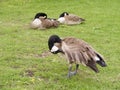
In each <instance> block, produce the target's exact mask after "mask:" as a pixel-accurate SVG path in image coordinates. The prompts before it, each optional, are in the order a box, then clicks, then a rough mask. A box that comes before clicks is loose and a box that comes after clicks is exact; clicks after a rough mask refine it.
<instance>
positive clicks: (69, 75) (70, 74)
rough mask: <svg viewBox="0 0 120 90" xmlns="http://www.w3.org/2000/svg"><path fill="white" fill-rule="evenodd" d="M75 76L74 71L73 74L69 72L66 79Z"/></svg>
mask: <svg viewBox="0 0 120 90" xmlns="http://www.w3.org/2000/svg"><path fill="white" fill-rule="evenodd" d="M76 74H77V72H76V71H74V72H69V73H68V75H67V77H68V78H70V77H71V76H73V75H76Z"/></svg>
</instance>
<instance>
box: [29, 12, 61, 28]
mask: <svg viewBox="0 0 120 90" xmlns="http://www.w3.org/2000/svg"><path fill="white" fill-rule="evenodd" d="M58 26H59V22H58V21H57V20H55V19H50V18H47V14H46V13H37V14H36V15H35V17H34V20H33V21H32V23H31V28H33V29H48V28H52V27H58Z"/></svg>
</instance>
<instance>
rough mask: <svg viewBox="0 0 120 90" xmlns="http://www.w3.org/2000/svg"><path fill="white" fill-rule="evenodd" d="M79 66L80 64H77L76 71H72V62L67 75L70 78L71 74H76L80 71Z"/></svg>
mask: <svg viewBox="0 0 120 90" xmlns="http://www.w3.org/2000/svg"><path fill="white" fill-rule="evenodd" d="M78 67H79V64H76V70H75V71H74V72H71V71H72V64H70V65H69V70H68V75H67V77H68V78H70V77H71V76H73V75H76V73H77V71H78Z"/></svg>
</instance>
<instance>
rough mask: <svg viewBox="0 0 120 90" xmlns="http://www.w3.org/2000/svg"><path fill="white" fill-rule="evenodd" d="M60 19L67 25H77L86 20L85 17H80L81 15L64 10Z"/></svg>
mask: <svg viewBox="0 0 120 90" xmlns="http://www.w3.org/2000/svg"><path fill="white" fill-rule="evenodd" d="M58 21H59V22H60V23H62V24H67V25H75V24H80V23H82V22H84V21H85V19H83V18H80V17H79V16H76V15H74V14H69V13H67V12H63V13H62V14H61V15H60V16H59V18H58Z"/></svg>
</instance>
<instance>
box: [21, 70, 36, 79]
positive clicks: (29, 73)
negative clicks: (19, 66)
mask: <svg viewBox="0 0 120 90" xmlns="http://www.w3.org/2000/svg"><path fill="white" fill-rule="evenodd" d="M20 75H21V76H23V77H24V76H28V77H33V76H34V71H32V70H25V71H24V72H22V73H20Z"/></svg>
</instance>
